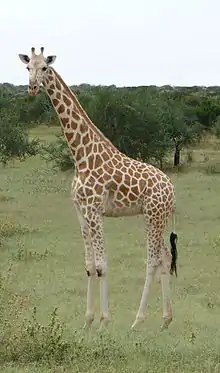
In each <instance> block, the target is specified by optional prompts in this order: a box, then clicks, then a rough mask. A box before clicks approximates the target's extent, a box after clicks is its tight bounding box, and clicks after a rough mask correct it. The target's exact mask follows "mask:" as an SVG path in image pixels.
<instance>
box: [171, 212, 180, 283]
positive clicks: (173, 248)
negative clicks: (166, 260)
mask: <svg viewBox="0 0 220 373" xmlns="http://www.w3.org/2000/svg"><path fill="white" fill-rule="evenodd" d="M172 228H173V231H172V233H171V234H170V245H171V255H172V261H171V266H170V274H171V275H173V273H174V272H175V275H176V277H177V268H176V262H177V247H176V243H177V239H178V237H177V234H176V233H175V210H173V212H172Z"/></svg>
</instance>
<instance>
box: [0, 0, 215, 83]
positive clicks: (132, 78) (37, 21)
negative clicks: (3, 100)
mask: <svg viewBox="0 0 220 373" xmlns="http://www.w3.org/2000/svg"><path fill="white" fill-rule="evenodd" d="M219 17H220V1H219V0H60V1H58V0H35V1H31V0H6V1H5V0H0V82H2V83H3V82H9V83H13V84H27V82H28V72H27V70H26V69H25V66H24V65H23V64H22V63H21V62H20V60H19V58H18V57H17V54H18V53H24V54H29V53H30V48H31V47H32V46H35V48H36V49H37V51H39V48H40V46H41V45H42V46H44V47H45V54H46V55H48V54H55V55H57V60H56V62H55V64H54V67H55V69H56V70H57V71H58V72H59V73H60V75H61V76H62V77H63V79H64V80H65V81H66V83H67V84H68V85H72V84H81V83H89V84H95V85H98V84H103V85H110V84H115V85H118V86H123V85H126V86H129V85H130V86H132V85H149V84H153V85H164V84H171V85H220V51H219V49H220V19H219Z"/></svg>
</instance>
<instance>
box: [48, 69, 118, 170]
mask: <svg viewBox="0 0 220 373" xmlns="http://www.w3.org/2000/svg"><path fill="white" fill-rule="evenodd" d="M43 85H44V87H45V89H46V92H47V94H48V96H49V98H50V100H51V102H52V105H53V107H54V109H55V111H56V113H57V115H58V117H59V120H60V123H61V126H62V128H63V131H64V135H65V137H66V141H67V143H68V146H69V148H70V150H71V153H72V155H73V159H74V161H75V163H76V167H77V165H78V164H80V162H81V161H82V158H84V157H86V156H88V153H89V152H92V151H93V146H94V144H95V143H97V142H100V141H101V142H104V143H105V144H106V147H107V148H109V149H111V151H113V152H119V150H118V149H117V148H115V146H114V145H113V144H112V143H111V141H110V140H108V139H107V138H106V137H105V136H104V134H103V133H102V132H101V131H100V130H99V129H98V128H97V127H96V126H95V125H94V124H93V122H92V121H91V119H90V118H89V117H88V115H87V114H86V112H85V111H84V110H83V108H82V106H81V105H80V103H79V101H78V100H77V98H76V96H75V95H74V94H73V92H72V91H71V90H70V88H69V87H68V86H67V85H66V84H65V83H64V81H63V79H62V78H61V77H60V75H58V73H57V72H56V71H55V70H54V69H53V68H50V69H49V70H48V72H47V75H46V77H45V79H44V82H43Z"/></svg>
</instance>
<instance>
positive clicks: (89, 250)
mask: <svg viewBox="0 0 220 373" xmlns="http://www.w3.org/2000/svg"><path fill="white" fill-rule="evenodd" d="M76 211H77V214H78V218H79V222H80V226H81V233H82V237H83V241H84V247H85V265H86V272H87V276H88V283H87V301H86V315H85V324H84V327H83V328H84V329H86V328H88V329H89V328H90V327H91V325H92V322H93V320H94V286H95V278H96V268H95V256H94V250H93V247H92V244H91V240H90V234H89V226H88V224H87V221H86V219H85V218H84V217H83V215H82V214H81V212H80V210H79V209H78V208H77V207H76Z"/></svg>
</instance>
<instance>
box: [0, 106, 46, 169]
mask: <svg viewBox="0 0 220 373" xmlns="http://www.w3.org/2000/svg"><path fill="white" fill-rule="evenodd" d="M38 151H39V140H38V139H33V140H30V139H29V137H28V132H27V130H26V129H25V128H24V127H23V126H22V125H21V124H20V123H18V122H17V119H16V116H15V115H10V113H6V110H1V111H0V162H1V163H3V164H4V165H5V164H6V163H7V162H8V161H9V160H10V159H12V158H15V157H18V158H20V159H25V158H27V157H30V156H33V155H36V154H37V153H38Z"/></svg>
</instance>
